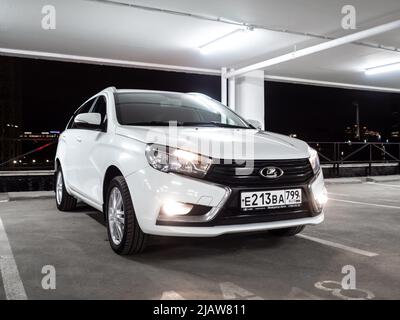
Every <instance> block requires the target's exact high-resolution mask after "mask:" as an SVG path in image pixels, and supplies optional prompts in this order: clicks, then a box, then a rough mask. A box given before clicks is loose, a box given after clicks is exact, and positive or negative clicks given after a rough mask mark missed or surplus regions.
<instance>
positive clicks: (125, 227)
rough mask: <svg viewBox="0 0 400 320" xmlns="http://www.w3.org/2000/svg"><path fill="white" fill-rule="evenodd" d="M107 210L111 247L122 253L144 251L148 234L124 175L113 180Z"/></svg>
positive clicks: (108, 194) (108, 193)
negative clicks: (140, 219)
mask: <svg viewBox="0 0 400 320" xmlns="http://www.w3.org/2000/svg"><path fill="white" fill-rule="evenodd" d="M105 210H106V214H105V216H106V219H107V232H108V238H109V241H110V245H111V248H112V249H113V250H114V251H115V252H116V253H118V254H121V255H130V254H134V253H140V252H142V251H143V250H144V248H145V246H146V240H147V237H148V236H147V235H146V234H145V233H144V232H143V231H142V229H141V228H140V226H139V223H138V221H137V219H136V214H135V210H134V208H133V203H132V199H131V195H130V192H129V189H128V185H127V184H126V182H125V179H124V178H123V177H122V176H119V177H115V178H114V179H112V180H111V182H110V185H109V187H108V191H107V198H106V205H105Z"/></svg>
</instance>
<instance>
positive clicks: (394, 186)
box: [367, 182, 400, 189]
mask: <svg viewBox="0 0 400 320" xmlns="http://www.w3.org/2000/svg"><path fill="white" fill-rule="evenodd" d="M367 183H368V184H372V185H377V186H383V187H388V188H394V189H399V188H400V185H397V184H385V183H378V182H367Z"/></svg>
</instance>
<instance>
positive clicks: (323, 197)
mask: <svg viewBox="0 0 400 320" xmlns="http://www.w3.org/2000/svg"><path fill="white" fill-rule="evenodd" d="M315 200H316V201H317V203H318V205H319V206H320V207H323V206H324V205H325V204H326V203H327V202H328V192H327V191H326V189H324V191H322V192H321V193H319V194H317V195H315Z"/></svg>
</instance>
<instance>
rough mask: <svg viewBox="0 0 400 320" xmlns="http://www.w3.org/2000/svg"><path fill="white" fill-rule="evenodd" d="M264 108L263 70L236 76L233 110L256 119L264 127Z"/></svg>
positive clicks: (247, 117) (248, 117)
mask: <svg viewBox="0 0 400 320" xmlns="http://www.w3.org/2000/svg"><path fill="white" fill-rule="evenodd" d="M264 108H265V106H264V71H263V70H256V71H251V72H249V73H246V74H244V75H243V76H239V77H237V78H236V101H235V111H236V112H237V113H238V114H240V115H241V116H242V117H243V118H245V119H251V120H258V121H259V122H260V123H261V124H262V128H263V129H265V119H264Z"/></svg>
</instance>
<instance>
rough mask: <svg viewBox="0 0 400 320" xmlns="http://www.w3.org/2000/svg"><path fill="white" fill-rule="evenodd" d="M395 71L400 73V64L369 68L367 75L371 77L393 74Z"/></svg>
mask: <svg viewBox="0 0 400 320" xmlns="http://www.w3.org/2000/svg"><path fill="white" fill-rule="evenodd" d="M393 71H400V62H396V63H392V64H386V65H383V66H378V67H373V68H368V69H366V70H365V74H366V75H369V76H370V75H374V74H380V73H386V72H393Z"/></svg>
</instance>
